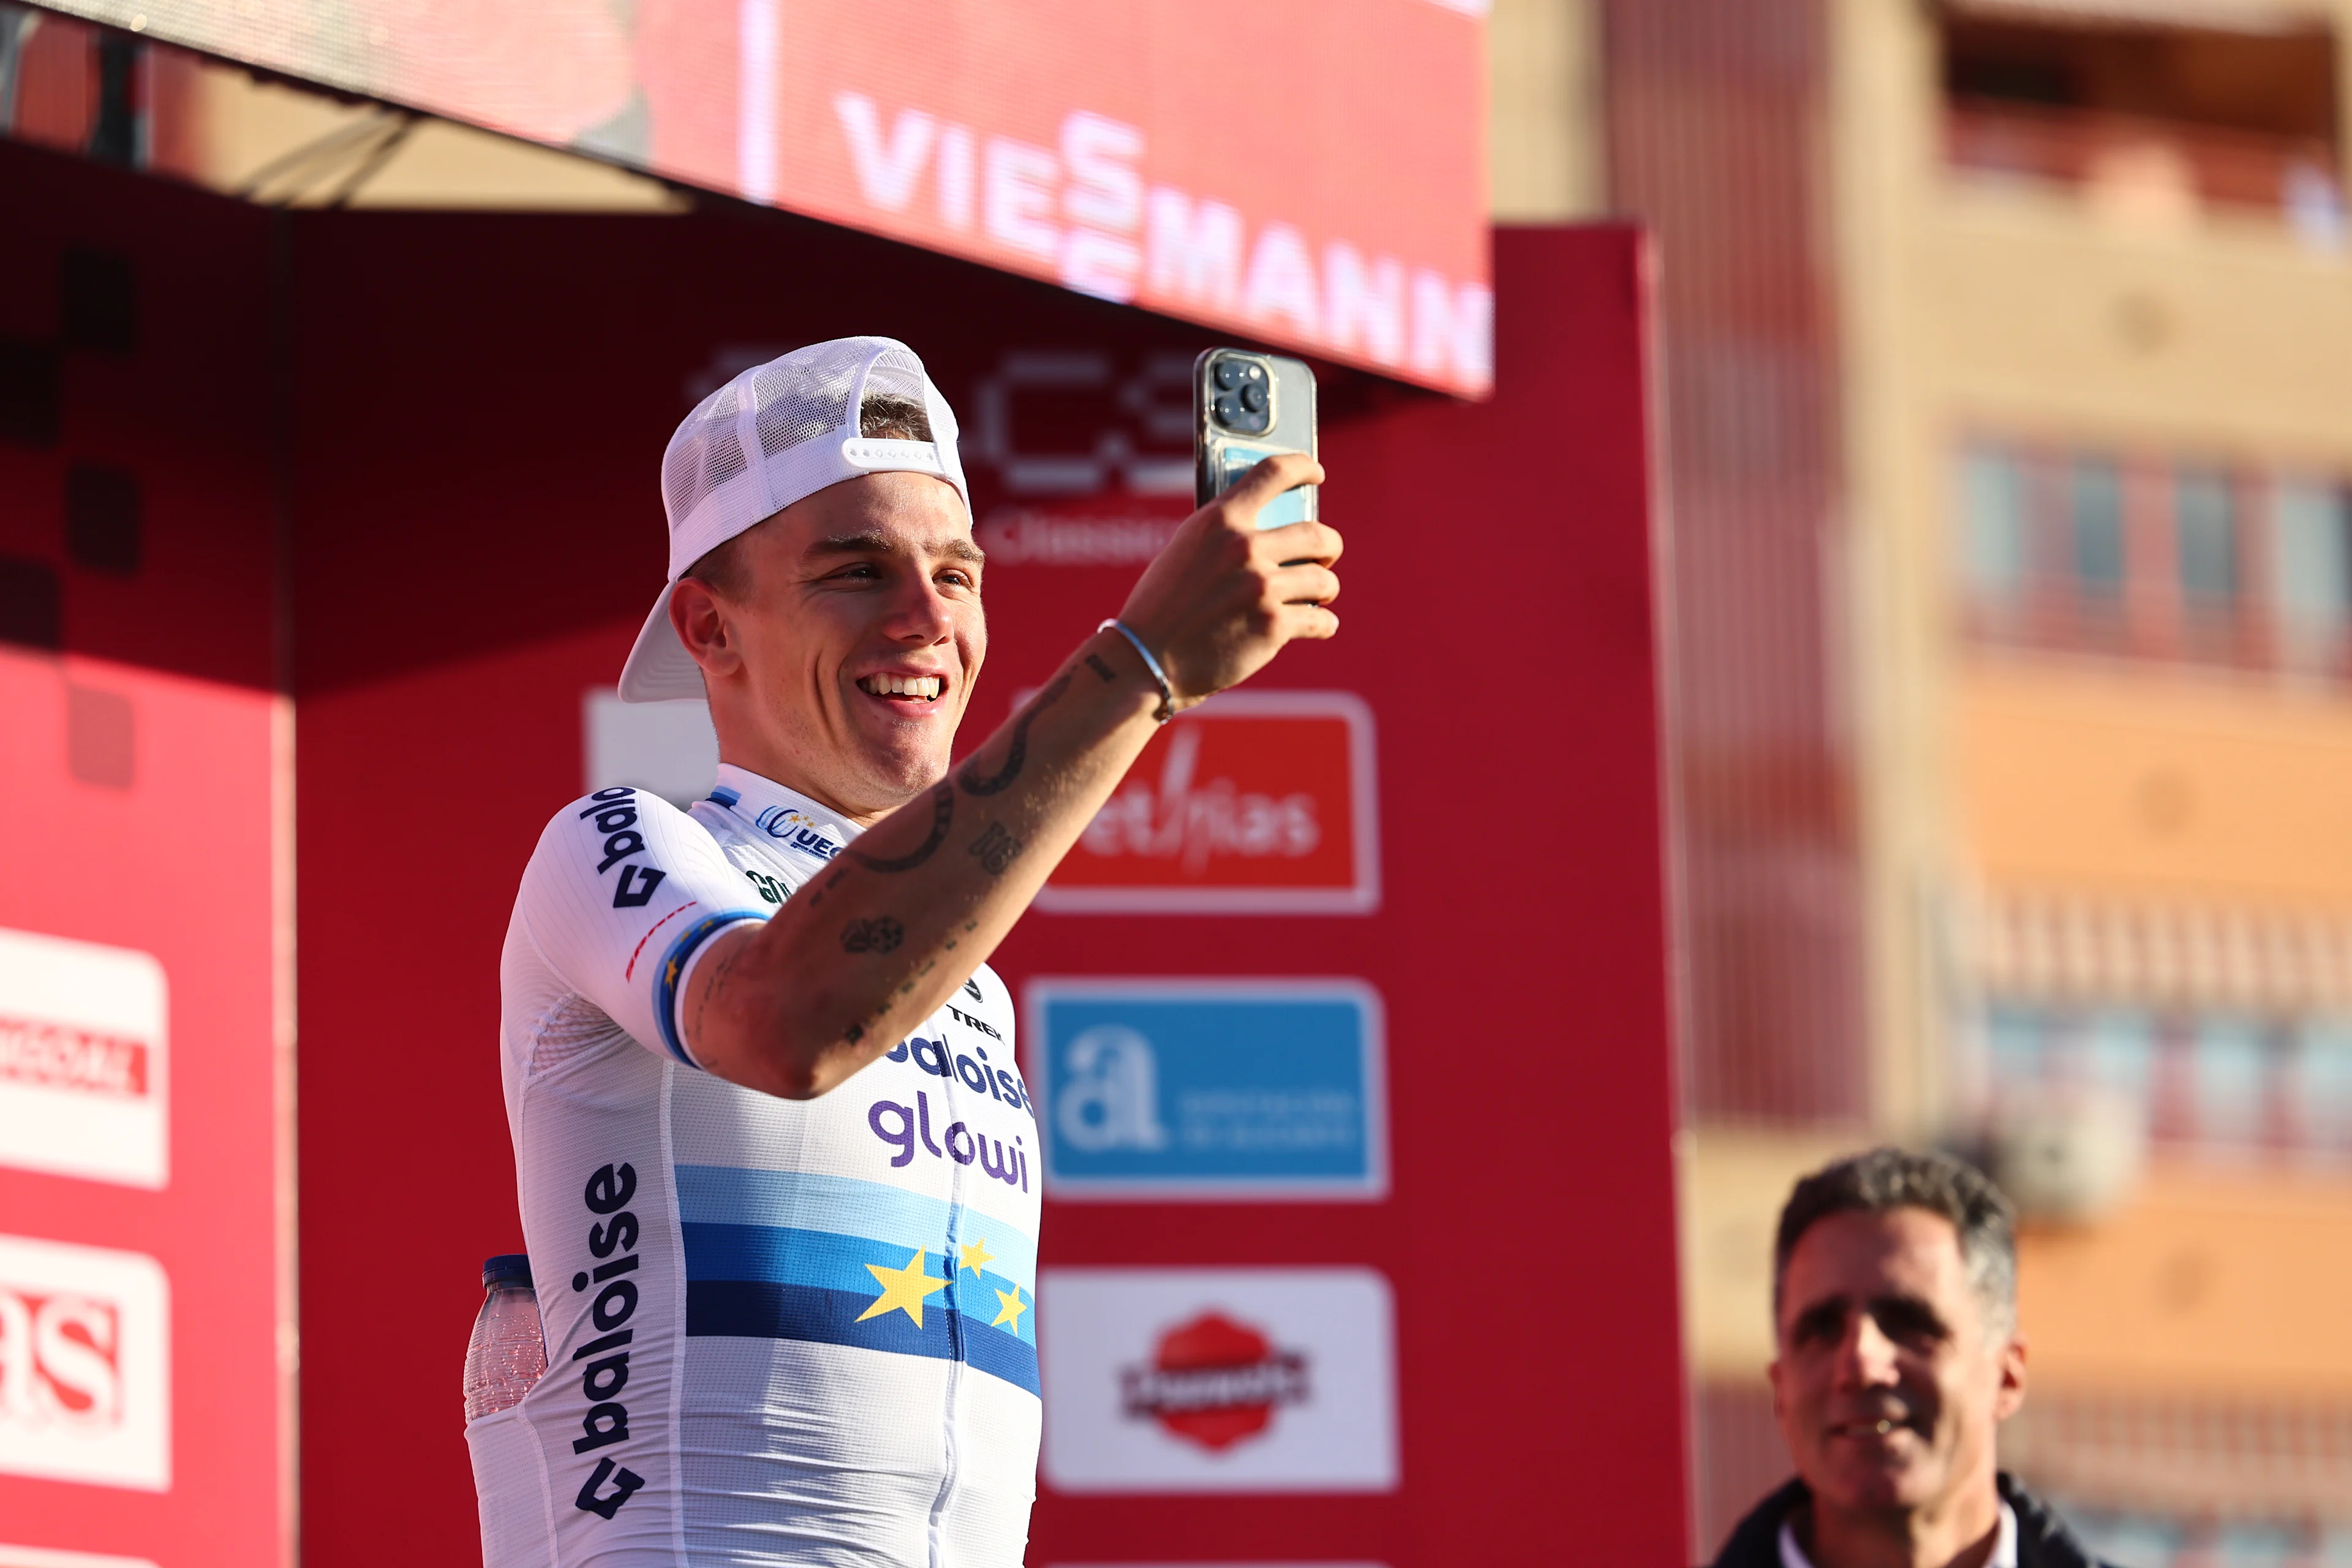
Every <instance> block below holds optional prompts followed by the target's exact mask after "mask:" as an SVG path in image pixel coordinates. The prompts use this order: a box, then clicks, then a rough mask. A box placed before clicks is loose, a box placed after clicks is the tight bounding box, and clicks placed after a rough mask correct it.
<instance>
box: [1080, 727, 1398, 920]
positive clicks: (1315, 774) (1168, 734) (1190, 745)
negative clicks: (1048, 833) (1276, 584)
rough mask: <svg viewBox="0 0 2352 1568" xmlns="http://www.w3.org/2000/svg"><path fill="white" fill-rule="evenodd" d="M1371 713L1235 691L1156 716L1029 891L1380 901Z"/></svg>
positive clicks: (1250, 905)
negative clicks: (1125, 768) (1098, 806)
mask: <svg viewBox="0 0 2352 1568" xmlns="http://www.w3.org/2000/svg"><path fill="white" fill-rule="evenodd" d="M1372 756H1373V747H1372V716H1371V710H1370V708H1369V707H1367V706H1366V705H1365V703H1364V702H1363V700H1361V699H1360V698H1358V697H1356V696H1354V695H1353V694H1352V693H1349V692H1344V691H1256V692H1252V691H1236V692H1227V693H1225V694H1223V695H1222V696H1219V697H1215V698H1213V699H1211V700H1209V701H1208V702H1206V703H1204V704H1202V706H1200V707H1198V708H1195V709H1193V710H1190V711H1188V712H1186V713H1184V714H1182V715H1180V716H1179V717H1178V718H1177V719H1175V720H1174V721H1171V722H1170V723H1169V724H1167V725H1166V726H1164V727H1163V728H1162V729H1161V730H1160V733H1159V734H1158V735H1157V736H1155V737H1154V738H1153V740H1152V742H1151V744H1150V746H1149V747H1147V748H1146V749H1145V752H1144V753H1143V755H1142V756H1141V757H1140V758H1139V759H1138V761H1137V763H1136V765H1135V767H1134V769H1133V770H1132V771H1131V772H1130V773H1129V777H1128V782H1127V784H1125V785H1123V786H1122V787H1121V788H1120V790H1119V791H1118V794H1117V795H1113V796H1112V797H1111V799H1110V801H1109V803H1108V804H1107V805H1105V806H1104V807H1103V808H1102V810H1101V811H1099V812H1098V813H1097V814H1096V816H1095V817H1094V820H1093V821H1092V822H1090V823H1089V824H1087V830H1086V832H1085V833H1084V834H1083V835H1082V836H1081V837H1079V840H1078V843H1077V846H1076V848H1074V849H1073V850H1072V851H1071V853H1070V854H1069V856H1068V858H1066V859H1065V860H1064V861H1063V862H1062V864H1061V866H1060V867H1059V868H1057V869H1056V870H1055V873H1054V877H1053V879H1052V880H1051V881H1049V882H1047V883H1046V885H1045V889H1044V890H1043V891H1042V892H1040V893H1039V895H1038V899H1037V903H1038V907H1039V908H1041V909H1046V910H1065V911H1091V910H1127V911H1132V912H1138V913H1166V914H1187V913H1190V914H1212V913H1235V914H1313V913H1322V914H1362V913H1368V912H1370V910H1374V909H1377V908H1378V907H1379V905H1380V868H1379V852H1378V838H1379V832H1378V828H1379V820H1378V811H1377V807H1376V805H1375V804H1374V799H1373V795H1374V790H1373V783H1372Z"/></svg>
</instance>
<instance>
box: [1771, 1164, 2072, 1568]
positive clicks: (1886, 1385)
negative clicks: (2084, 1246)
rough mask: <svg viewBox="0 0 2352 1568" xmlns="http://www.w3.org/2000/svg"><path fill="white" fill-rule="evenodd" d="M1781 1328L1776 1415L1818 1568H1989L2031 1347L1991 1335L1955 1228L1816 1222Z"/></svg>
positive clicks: (1774, 1374)
mask: <svg viewBox="0 0 2352 1568" xmlns="http://www.w3.org/2000/svg"><path fill="white" fill-rule="evenodd" d="M1774 1317H1775V1323H1774V1328H1775V1338H1776V1340H1777V1343H1778V1354H1777V1356H1776V1357H1775V1359H1774V1360H1773V1363H1772V1366H1771V1380H1772V1409H1773V1414H1774V1415H1775V1416H1776V1417H1777V1418H1778V1419H1779V1421H1780V1431H1781V1434H1782V1436H1784V1437H1785V1438H1786V1439H1787V1442H1788V1446H1789V1452H1790V1456H1791V1457H1792V1458H1794V1459H1795V1461H1796V1466H1797V1473H1798V1475H1799V1476H1800V1477H1801V1478H1802V1479H1803V1480H1804V1482H1805V1485H1806V1486H1807V1487H1808V1488H1809V1489H1811V1493H1812V1502H1811V1507H1810V1509H1809V1510H1805V1511H1804V1513H1803V1514H1801V1516H1800V1517H1799V1518H1798V1520H1797V1521H1795V1523H1796V1528H1797V1533H1798V1538H1799V1542H1800V1543H1801V1545H1802V1546H1803V1547H1804V1548H1805V1552H1806V1554H1807V1555H1808V1556H1809V1557H1811V1559H1812V1561H1813V1563H1814V1565H1815V1568H1981V1564H1983V1563H1986V1562H1987V1561H1988V1560H1989V1559H1990V1557H1991V1554H1992V1550H1993V1547H1994V1545H1995V1544H1996V1542H1997V1540H1998V1537H1999V1531H2000V1492H1999V1491H1998V1489H1996V1487H1995V1484H1994V1477H1995V1465H1994V1455H1993V1436H1994V1433H1995V1431H1996V1429H1997V1428H1998V1427H1999V1426H2000V1423H2001V1422H2003V1421H2005V1420H2007V1419H2008V1418H2009V1417H2010V1416H2011V1415H2012V1414H2014V1413H2015V1412H2016V1410H2017V1408H2018V1406H2019V1405H2021V1404H2022V1403H2024V1399H2025V1344H2024V1342H2023V1341H2022V1340H2021V1339H2020V1338H2018V1337H2017V1336H2016V1335H2015V1334H2003V1333H2001V1332H2000V1331H1999V1330H2000V1324H1999V1323H1997V1322H1994V1321H1990V1320H1989V1317H1988V1314H1987V1312H1986V1310H1985V1306H1984V1303H1983V1301H1982V1300H1981V1299H1980V1298H1979V1295H1978V1293H1977V1291H1976V1289H1975V1287H1974V1286H1973V1285H1972V1284H1971V1282H1970V1281H1969V1272H1968V1265H1967V1261H1966V1259H1965V1258H1963V1257H1962V1255H1961V1252H1960V1243H1959V1233H1958V1231H1957V1230H1956V1229H1955V1228H1954V1227H1953V1226H1952V1224H1951V1222H1950V1221H1949V1220H1947V1219H1945V1218H1944V1217H1943V1216H1942V1215H1936V1214H1930V1213H1928V1212H1927V1210H1925V1209H1918V1208H1897V1209H1893V1210H1889V1211H1887V1212H1886V1213H1884V1214H1863V1213H1847V1214H1837V1215H1830V1216H1828V1217H1827V1218H1825V1219H1822V1220H1818V1221H1816V1222H1814V1223H1813V1224H1812V1225H1811V1226H1808V1227H1807V1228H1806V1230H1805V1233H1804V1234H1803V1236H1802V1237H1800V1238H1799V1239H1798V1242H1797V1245H1796V1248H1795V1250H1794V1251H1793V1252H1792V1253H1791V1254H1790V1258H1789V1263H1788V1268H1787V1269H1786V1270H1785V1271H1784V1273H1783V1274H1782V1276H1781V1281H1780V1303H1779V1306H1778V1308H1777V1310H1776V1312H1775V1314H1774ZM1881 1423H1887V1424H1889V1425H1888V1429H1887V1430H1886V1431H1885V1432H1881V1431H1880V1430H1879V1426H1880V1424H1881Z"/></svg>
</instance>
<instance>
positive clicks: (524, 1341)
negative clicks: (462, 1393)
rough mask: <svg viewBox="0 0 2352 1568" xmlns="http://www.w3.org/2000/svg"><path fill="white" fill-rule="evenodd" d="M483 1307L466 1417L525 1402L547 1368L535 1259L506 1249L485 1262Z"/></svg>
mask: <svg viewBox="0 0 2352 1568" xmlns="http://www.w3.org/2000/svg"><path fill="white" fill-rule="evenodd" d="M482 1292H483V1294H482V1310H480V1311H479V1312H477V1313H476V1314H475V1315H474V1338H473V1340H472V1342H470V1343H468V1344H467V1346H466V1419H467V1420H468V1421H478V1420H480V1419H481V1418H482V1417H483V1416H485V1415H491V1414H492V1413H494V1412H496V1411H500V1410H504V1409H506V1408H507V1407H508V1406H509V1405H520V1404H521V1403H522V1396H523V1395H524V1394H529V1393H530V1385H531V1384H534V1383H537V1382H538V1381H539V1378H540V1374H541V1373H543V1372H545V1371H546V1370H547V1341H546V1339H545V1337H544V1336H543V1335H542V1333H541V1330H540V1326H539V1295H538V1293H537V1292H536V1291H534V1290H533V1289H531V1288H530V1258H527V1257H525V1256H524V1255H523V1254H521V1253H520V1252H509V1253H502V1254H500V1255H499V1257H496V1258H491V1259H489V1260H488V1262H486V1263H484V1264H483V1265H482Z"/></svg>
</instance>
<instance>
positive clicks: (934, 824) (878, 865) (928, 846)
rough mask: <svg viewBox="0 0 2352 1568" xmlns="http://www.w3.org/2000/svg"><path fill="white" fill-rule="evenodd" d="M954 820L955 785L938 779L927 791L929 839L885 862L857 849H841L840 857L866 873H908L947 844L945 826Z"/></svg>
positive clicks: (946, 828) (946, 829)
mask: <svg viewBox="0 0 2352 1568" xmlns="http://www.w3.org/2000/svg"><path fill="white" fill-rule="evenodd" d="M954 820H955V786H954V785H952V784H948V783H946V782H945V781H944V780H942V781H941V782H940V784H939V785H938V787H937V788H935V789H933V790H932V791H931V836H930V837H928V838H926V839H924V840H923V841H922V842H921V843H920V844H918V845H917V846H915V847H914V848H913V849H912V850H910V851H909V852H908V853H907V854H904V855H901V856H899V857H898V858H896V859H892V860H885V859H881V858H877V857H876V856H872V855H868V854H866V852H865V851H864V850H861V849H845V850H843V851H842V853H843V854H845V855H846V856H847V857H848V858H850V859H852V860H855V861H856V862H857V863H858V864H859V865H861V866H863V867H865V868H866V869H867V870H869V871H911V870H913V869H914V868H916V867H918V866H919V865H921V864H922V863H923V862H924V861H926V860H928V859H929V858H931V857H932V856H934V855H936V854H938V853H939V849H940V845H942V844H945V843H946V842H947V841H948V825H949V824H950V823H951V822H953V821H954Z"/></svg>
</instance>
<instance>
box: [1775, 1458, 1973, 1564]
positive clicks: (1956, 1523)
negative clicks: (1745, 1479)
mask: <svg viewBox="0 0 2352 1568" xmlns="http://www.w3.org/2000/svg"><path fill="white" fill-rule="evenodd" d="M1790 1522H1791V1523H1792V1524H1793V1525H1794V1526H1795V1529H1796V1533H1797V1541H1798V1543H1799V1544H1800V1545H1801V1546H1802V1547H1803V1548H1804V1549H1805V1555H1806V1556H1807V1557H1808V1558H1810V1559H1811V1561H1812V1564H1813V1568H1984V1565H1985V1564H1986V1563H1990V1562H1991V1561H1992V1554H1993V1549H1994V1548H1995V1547H1996V1546H1998V1545H1999V1544H2000V1490H1999V1489H1998V1488H1997V1487H1996V1486H1995V1485H1994V1484H1993V1481H1992V1479H1991V1478H1990V1476H1988V1477H1987V1478H1986V1479H1985V1482H1984V1484H1983V1485H1982V1486H1981V1487H1969V1488H1967V1489H1964V1490H1963V1491H1962V1492H1961V1493H1960V1494H1959V1495H1958V1496H1957V1497H1954V1498H1952V1499H1950V1500H1948V1501H1947V1502H1945V1503H1944V1504H1943V1505H1941V1506H1939V1507H1936V1508H1927V1509H1864V1510H1854V1511H1851V1512H1849V1511H1846V1510H1839V1509H1832V1508H1827V1507H1824V1506H1823V1505H1822V1499H1821V1498H1820V1496H1819V1495H1818V1494H1817V1495H1816V1496H1815V1497H1814V1498H1813V1500H1812V1501H1811V1504H1810V1505H1808V1506H1807V1507H1806V1508H1805V1509H1804V1510H1802V1511H1801V1513H1800V1515H1799V1516H1798V1517H1797V1518H1796V1519H1794V1520H1792V1521H1790Z"/></svg>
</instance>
